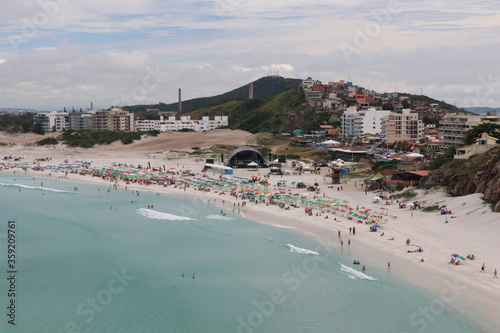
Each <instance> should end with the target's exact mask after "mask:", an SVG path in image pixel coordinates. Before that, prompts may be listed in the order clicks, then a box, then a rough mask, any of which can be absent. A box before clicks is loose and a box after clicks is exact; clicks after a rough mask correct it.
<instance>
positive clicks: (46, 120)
mask: <svg viewBox="0 0 500 333" xmlns="http://www.w3.org/2000/svg"><path fill="white" fill-rule="evenodd" d="M67 118H68V113H67V112H58V111H42V112H38V113H37V114H36V115H35V117H34V121H35V123H40V124H42V127H43V130H44V131H45V133H51V132H54V131H55V132H60V131H62V130H63V129H66V128H67V126H66V121H67Z"/></svg>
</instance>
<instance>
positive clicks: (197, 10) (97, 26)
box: [0, 0, 500, 108]
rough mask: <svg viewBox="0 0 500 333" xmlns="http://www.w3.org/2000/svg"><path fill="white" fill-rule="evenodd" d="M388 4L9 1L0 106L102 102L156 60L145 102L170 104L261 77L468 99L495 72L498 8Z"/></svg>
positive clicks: (494, 99)
mask: <svg viewBox="0 0 500 333" xmlns="http://www.w3.org/2000/svg"><path fill="white" fill-rule="evenodd" d="M391 1H392V2H391ZM394 1H396V0H390V1H387V2H379V1H374V0H373V1H370V0H360V1H355V2H344V3H335V4H326V3H325V2H324V1H319V0H309V1H305V0H290V1H288V2H286V3H283V2H276V1H274V2H270V1H263V0H255V1H243V0H216V1H203V2H200V1H195V0H187V1H182V2H176V3H175V4H173V3H172V2H166V1H160V0H147V1H135V0H110V1H101V0H99V1H97V0H86V1H84V0H72V1H65V0H64V1H63V0H40V1H38V0H26V1H23V2H19V1H8V2H6V3H5V4H2V6H3V8H2V12H1V13H0V64H1V66H0V94H1V95H2V103H4V104H5V106H20V107H23V106H26V107H40V108H50V107H52V108H58V107H62V106H64V105H65V106H71V105H75V106H77V105H87V104H88V102H89V101H90V100H93V101H94V104H95V105H102V106H109V105H111V103H112V101H114V100H116V99H117V98H120V96H121V95H122V94H128V95H130V94H131V92H134V90H133V89H134V88H136V87H137V86H139V87H140V86H141V85H142V84H143V83H142V82H143V80H144V77H145V76H147V75H148V71H147V68H154V67H155V66H157V65H158V66H160V67H161V68H162V70H163V71H165V72H167V73H168V75H166V77H165V78H164V79H163V80H162V81H161V82H159V83H158V84H157V85H156V87H155V89H150V90H149V91H148V92H147V95H145V96H141V98H142V102H149V103H156V102H159V101H163V102H174V101H176V98H177V96H176V94H177V88H179V87H183V95H184V98H185V99H187V98H194V97H200V96H209V95H214V94H218V93H223V92H225V91H227V90H230V89H233V88H235V87H238V86H241V85H244V84H247V83H248V82H250V81H253V80H255V79H258V78H259V77H261V76H265V75H267V74H269V72H273V73H274V72H279V74H280V75H282V76H290V77H298V78H305V77H307V76H312V77H314V78H317V79H320V80H323V81H332V80H339V79H347V78H348V77H350V78H351V79H352V80H353V81H354V82H355V83H357V84H360V85H363V86H367V87H368V86H369V87H370V88H371V89H376V90H380V91H384V90H388V91H391V90H394V89H397V90H400V91H403V90H407V91H408V92H412V93H419V92H420V88H421V87H423V90H424V93H426V94H428V95H430V96H433V97H436V98H438V99H449V100H452V99H453V100H457V101H463V100H464V99H466V98H469V97H468V96H472V98H476V97H475V93H474V91H475V89H476V86H477V85H478V77H480V76H481V75H482V76H484V77H487V76H488V75H489V74H493V75H496V76H500V66H499V65H497V59H496V58H495V55H497V54H499V53H500V52H499V51H500V46H499V45H498V42H497V36H498V35H499V33H500V12H499V10H498V5H497V3H496V2H495V1H492V0H491V1H488V0H486V1H482V2H481V3H471V2H466V1H463V0H453V1H451V0H441V1H430V0H426V1H419V2H414V1H403V0H400V1H399V9H398V10H395V11H391V10H390V8H391V7H390V4H391V3H394ZM40 3H44V4H45V5H44V6H40ZM54 3H59V4H60V5H59V7H57V6H55V5H53V7H51V8H52V10H51V11H50V10H48V9H47V8H50V6H49V7H47V4H54ZM44 8H45V9H44ZM43 14H45V15H46V16H47V17H49V19H48V20H47V22H46V23H44V22H41V23H44V24H41V23H40V20H41V18H43ZM37 15H38V16H37ZM37 17H38V21H37V20H36V18H37ZM37 22H38V24H37ZM30 24H31V25H32V27H31V28H33V27H34V29H31V30H30ZM345 45H349V46H351V50H354V51H353V52H352V53H351V54H350V55H349V56H346V54H345V52H342V46H344V47H345ZM349 60H350V61H349ZM138 91H139V90H138V89H136V90H135V92H138ZM487 92H488V94H483V95H482V96H481V98H480V99H479V102H480V103H484V105H487V106H500V88H498V87H497V86H496V85H494V86H493V88H492V89H490V90H488V91H487ZM464 96H465V97H464ZM469 99H470V98H469ZM0 107H1V105H0Z"/></svg>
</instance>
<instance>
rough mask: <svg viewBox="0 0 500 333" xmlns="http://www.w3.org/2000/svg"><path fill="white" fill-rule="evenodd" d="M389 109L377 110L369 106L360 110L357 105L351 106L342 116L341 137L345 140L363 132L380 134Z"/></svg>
mask: <svg viewBox="0 0 500 333" xmlns="http://www.w3.org/2000/svg"><path fill="white" fill-rule="evenodd" d="M389 114H390V111H388V110H377V109H375V108H368V109H367V110H358V109H357V108H356V107H354V106H353V107H349V108H347V110H346V111H344V114H343V115H342V118H341V137H342V139H343V140H346V139H350V138H356V137H359V136H361V135H362V134H367V133H368V134H373V135H376V134H379V133H380V132H381V130H382V119H383V118H384V117H385V116H387V115H389Z"/></svg>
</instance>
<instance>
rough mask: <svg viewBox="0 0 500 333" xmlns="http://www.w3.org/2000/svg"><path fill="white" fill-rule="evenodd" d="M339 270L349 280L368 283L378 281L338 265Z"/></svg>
mask: <svg viewBox="0 0 500 333" xmlns="http://www.w3.org/2000/svg"><path fill="white" fill-rule="evenodd" d="M340 270H341V271H342V272H343V273H344V274H345V275H347V277H348V278H350V279H353V280H355V279H362V280H370V281H378V280H377V279H375V278H374V277H371V276H370V275H366V274H365V273H362V272H360V271H357V270H355V269H354V268H351V267H349V266H346V265H343V264H340Z"/></svg>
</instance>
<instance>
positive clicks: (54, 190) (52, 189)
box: [0, 183, 73, 193]
mask: <svg viewBox="0 0 500 333" xmlns="http://www.w3.org/2000/svg"><path fill="white" fill-rule="evenodd" d="M0 186H5V187H19V188H25V189H28V190H42V191H49V192H59V193H73V192H71V191H65V190H58V189H56V188H51V187H43V186H29V185H24V184H5V183H0Z"/></svg>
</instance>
